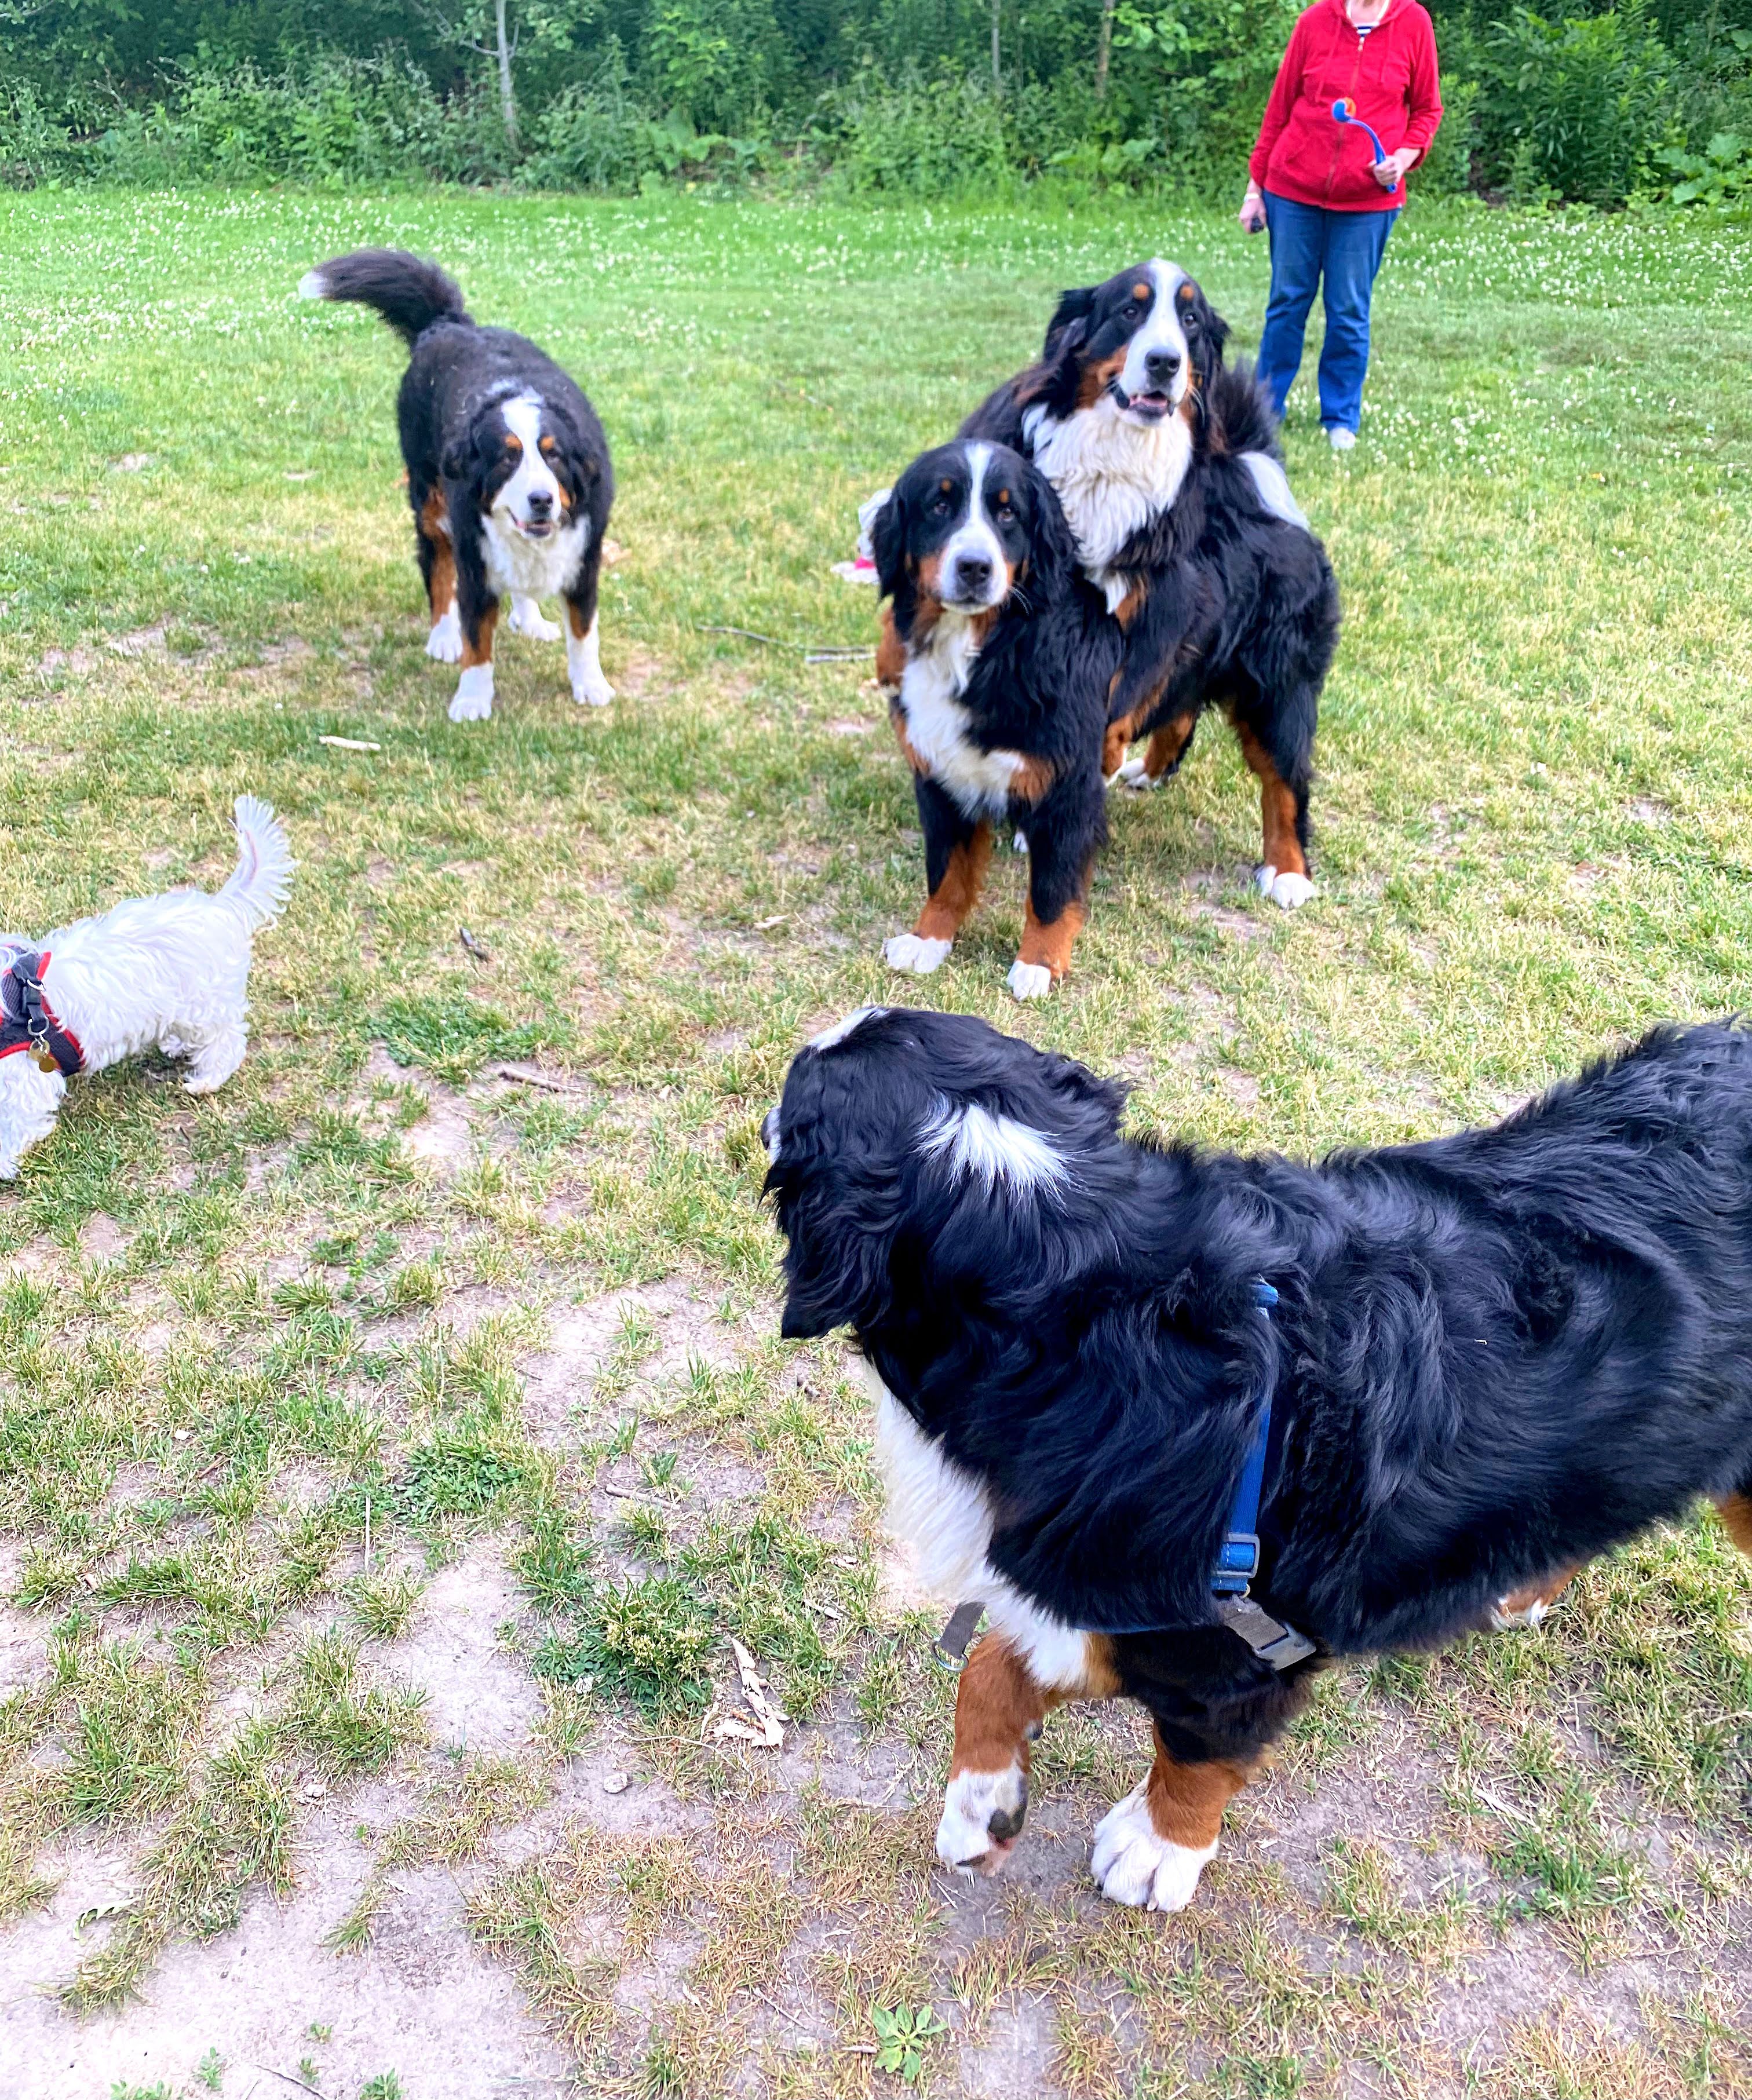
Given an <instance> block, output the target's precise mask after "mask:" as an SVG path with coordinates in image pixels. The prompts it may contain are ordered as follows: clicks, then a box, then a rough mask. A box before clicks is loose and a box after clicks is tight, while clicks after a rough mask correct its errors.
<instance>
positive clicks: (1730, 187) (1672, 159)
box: [1656, 131, 1752, 206]
mask: <svg viewBox="0 0 1752 2100" xmlns="http://www.w3.org/2000/svg"><path fill="white" fill-rule="evenodd" d="M1656 159H1657V160H1658V161H1660V162H1661V164H1662V166H1664V167H1666V168H1669V169H1670V170H1672V172H1673V173H1674V174H1676V175H1677V176H1678V177H1679V180H1678V181H1677V182H1676V183H1675V184H1674V185H1673V188H1672V192H1671V201H1673V202H1674V203H1675V204H1703V205H1718V206H1720V205H1737V204H1748V203H1752V139H1742V138H1741V135H1740V134H1739V133H1738V132H1737V131H1718V132H1717V133H1716V135H1715V136H1714V138H1713V139H1711V140H1710V143H1709V144H1708V145H1707V146H1706V148H1704V150H1703V151H1702V152H1701V153H1688V152H1686V151H1685V149H1684V148H1683V147H1682V146H1669V147H1668V148H1666V150H1665V151H1664V152H1660V153H1657V155H1656Z"/></svg>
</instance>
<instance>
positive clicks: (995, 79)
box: [991, 0, 1004, 95]
mask: <svg viewBox="0 0 1752 2100" xmlns="http://www.w3.org/2000/svg"><path fill="white" fill-rule="evenodd" d="M1003 4H1004V0H991V85H992V88H993V90H994V91H995V93H997V94H999V95H1002V94H1003V92H1004V68H1003V65H1002V64H1001V59H1002V53H1001V52H1000V49H999V46H998V12H999V10H1000V7H1002V6H1003Z"/></svg>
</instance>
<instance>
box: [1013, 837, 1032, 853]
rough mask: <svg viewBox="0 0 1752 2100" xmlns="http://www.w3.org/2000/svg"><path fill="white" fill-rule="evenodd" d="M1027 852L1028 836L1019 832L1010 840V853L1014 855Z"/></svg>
mask: <svg viewBox="0 0 1752 2100" xmlns="http://www.w3.org/2000/svg"><path fill="white" fill-rule="evenodd" d="M1027 850H1028V834H1027V833H1026V832H1017V834H1016V836H1015V837H1014V838H1013V839H1012V840H1010V851H1011V852H1012V853H1019V854H1025V853H1026V852H1027Z"/></svg>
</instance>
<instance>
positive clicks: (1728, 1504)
mask: <svg viewBox="0 0 1752 2100" xmlns="http://www.w3.org/2000/svg"><path fill="white" fill-rule="evenodd" d="M1715 1507H1716V1512H1717V1514H1718V1515H1719V1516H1720V1518H1721V1520H1722V1522H1723V1524H1726V1525H1727V1527H1728V1537H1730V1538H1731V1539H1732V1541H1733V1542H1734V1543H1735V1545H1736V1546H1738V1547H1739V1548H1740V1551H1741V1552H1742V1553H1746V1554H1752V1495H1746V1494H1732V1495H1723V1497H1722V1498H1721V1500H1720V1501H1719V1502H1718V1503H1717V1504H1716V1505H1715Z"/></svg>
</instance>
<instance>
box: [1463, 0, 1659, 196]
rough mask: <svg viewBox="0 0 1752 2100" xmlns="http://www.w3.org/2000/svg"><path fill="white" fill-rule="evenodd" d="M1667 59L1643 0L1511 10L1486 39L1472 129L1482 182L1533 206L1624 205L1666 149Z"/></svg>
mask: <svg viewBox="0 0 1752 2100" xmlns="http://www.w3.org/2000/svg"><path fill="white" fill-rule="evenodd" d="M1671 72H1672V61H1671V59H1670V55H1669V54H1668V52H1667V50H1666V46H1664V45H1663V44H1662V42H1661V40H1660V38H1658V37H1657V36H1656V35H1655V34H1654V33H1653V30H1652V29H1650V28H1649V26H1648V13H1647V9H1646V7H1644V4H1643V0H1626V4H1624V5H1623V6H1621V7H1617V8H1615V9H1613V10H1612V11H1609V12H1608V13H1605V14H1600V15H1572V16H1570V17H1569V18H1568V19H1566V20H1564V21H1561V22H1557V21H1551V20H1547V18H1546V17H1545V16H1544V15H1538V14H1535V13H1534V11H1533V10H1532V9H1531V8H1530V7H1517V8H1516V10H1515V11H1514V13H1513V14H1512V15H1511V17H1510V18H1509V20H1507V21H1505V22H1499V23H1498V24H1496V25H1495V27H1494V29H1492V30H1491V32H1490V33H1489V35H1488V37H1487V38H1485V60H1484V68H1483V78H1482V79H1481V82H1480V92H1479V96H1478V101H1477V105H1476V108H1477V123H1478V135H1479V143H1480V148H1481V156H1482V157H1483V159H1484V161H1485V164H1486V179H1487V180H1489V181H1490V182H1492V183H1495V184H1498V185H1500V187H1502V188H1504V189H1506V190H1507V192H1509V194H1510V195H1511V196H1514V197H1516V199H1518V200H1520V201H1527V202H1534V201H1538V200H1540V199H1542V198H1545V197H1562V198H1567V199H1571V200H1574V201H1579V202H1582V203H1585V204H1596V205H1609V204H1622V203H1623V201H1625V199H1626V197H1628V196H1631V193H1632V192H1633V191H1635V190H1636V189H1637V188H1640V187H1644V186H1646V183H1647V182H1648V177H1649V174H1650V171H1651V169H1652V166H1653V157H1654V154H1655V152H1656V150H1657V148H1658V147H1659V146H1660V145H1661V144H1662V143H1663V139H1662V133H1663V130H1664V129H1665V119H1666V97H1667V89H1668V85H1669V81H1670V74H1671Z"/></svg>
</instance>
